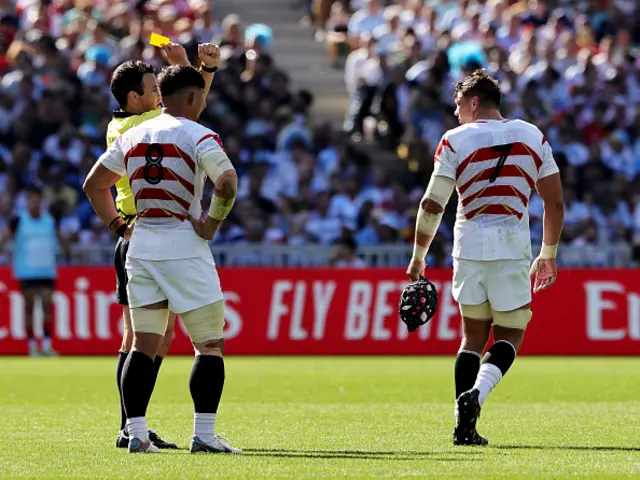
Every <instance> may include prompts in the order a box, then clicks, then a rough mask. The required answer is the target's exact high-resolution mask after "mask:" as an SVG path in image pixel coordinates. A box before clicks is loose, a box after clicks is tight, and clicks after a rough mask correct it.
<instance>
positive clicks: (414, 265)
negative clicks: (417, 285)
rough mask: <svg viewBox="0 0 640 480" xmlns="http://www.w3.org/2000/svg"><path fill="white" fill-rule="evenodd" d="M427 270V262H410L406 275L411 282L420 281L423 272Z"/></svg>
mask: <svg viewBox="0 0 640 480" xmlns="http://www.w3.org/2000/svg"><path fill="white" fill-rule="evenodd" d="M425 268H427V262H425V261H424V260H411V263H409V267H407V275H408V277H409V279H410V280H411V281H412V282H415V281H416V280H420V278H421V277H422V276H423V274H424V270H425Z"/></svg>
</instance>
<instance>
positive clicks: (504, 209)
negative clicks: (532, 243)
mask: <svg viewBox="0 0 640 480" xmlns="http://www.w3.org/2000/svg"><path fill="white" fill-rule="evenodd" d="M477 215H513V216H515V217H518V220H521V219H522V213H520V212H518V211H517V210H515V209H513V208H511V207H510V206H508V205H504V204H501V203H499V204H488V205H483V206H482V207H480V208H476V209H475V210H472V211H470V212H469V213H465V215H464V216H465V218H466V219H467V220H471V219H472V218H473V217H475V216H477Z"/></svg>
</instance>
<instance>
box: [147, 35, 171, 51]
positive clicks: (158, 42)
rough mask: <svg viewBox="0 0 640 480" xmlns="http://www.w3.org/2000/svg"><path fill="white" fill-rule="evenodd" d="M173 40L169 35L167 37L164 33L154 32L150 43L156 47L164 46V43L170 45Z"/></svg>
mask: <svg viewBox="0 0 640 480" xmlns="http://www.w3.org/2000/svg"><path fill="white" fill-rule="evenodd" d="M170 42H171V40H170V39H169V37H165V36H164V35H160V34H158V33H155V32H152V33H151V38H150V39H149V43H150V44H151V45H153V46H154V47H162V46H163V45H168V44H169V43H170Z"/></svg>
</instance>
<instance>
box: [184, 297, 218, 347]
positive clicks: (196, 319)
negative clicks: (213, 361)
mask: <svg viewBox="0 0 640 480" xmlns="http://www.w3.org/2000/svg"><path fill="white" fill-rule="evenodd" d="M180 316H181V318H182V323H184V326H185V328H186V329H187V332H188V333H189V337H191V341H192V342H193V345H194V347H195V349H196V353H197V354H200V355H219V356H222V346H223V345H224V342H223V340H222V338H223V329H224V301H223V300H220V301H217V302H215V303H212V304H210V305H206V306H204V307H201V308H197V309H195V310H191V311H189V312H185V313H182V314H180Z"/></svg>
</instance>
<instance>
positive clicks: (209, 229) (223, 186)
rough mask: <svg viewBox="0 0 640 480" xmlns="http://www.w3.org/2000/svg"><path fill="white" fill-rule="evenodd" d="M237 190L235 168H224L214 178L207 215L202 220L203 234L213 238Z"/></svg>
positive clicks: (230, 206) (231, 204) (231, 206)
mask: <svg viewBox="0 0 640 480" xmlns="http://www.w3.org/2000/svg"><path fill="white" fill-rule="evenodd" d="M237 191H238V177H237V175H236V172H235V170H226V171H224V172H222V174H221V175H220V176H219V177H218V178H217V179H216V180H215V188H214V190H213V198H212V199H211V206H210V208H209V215H208V216H207V219H206V221H205V222H204V232H203V233H204V236H205V238H206V239H208V240H213V237H215V234H216V232H217V231H218V229H219V228H220V225H222V222H224V220H225V218H227V215H229V213H230V212H231V209H232V208H233V204H234V203H235V200H236V193H237Z"/></svg>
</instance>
